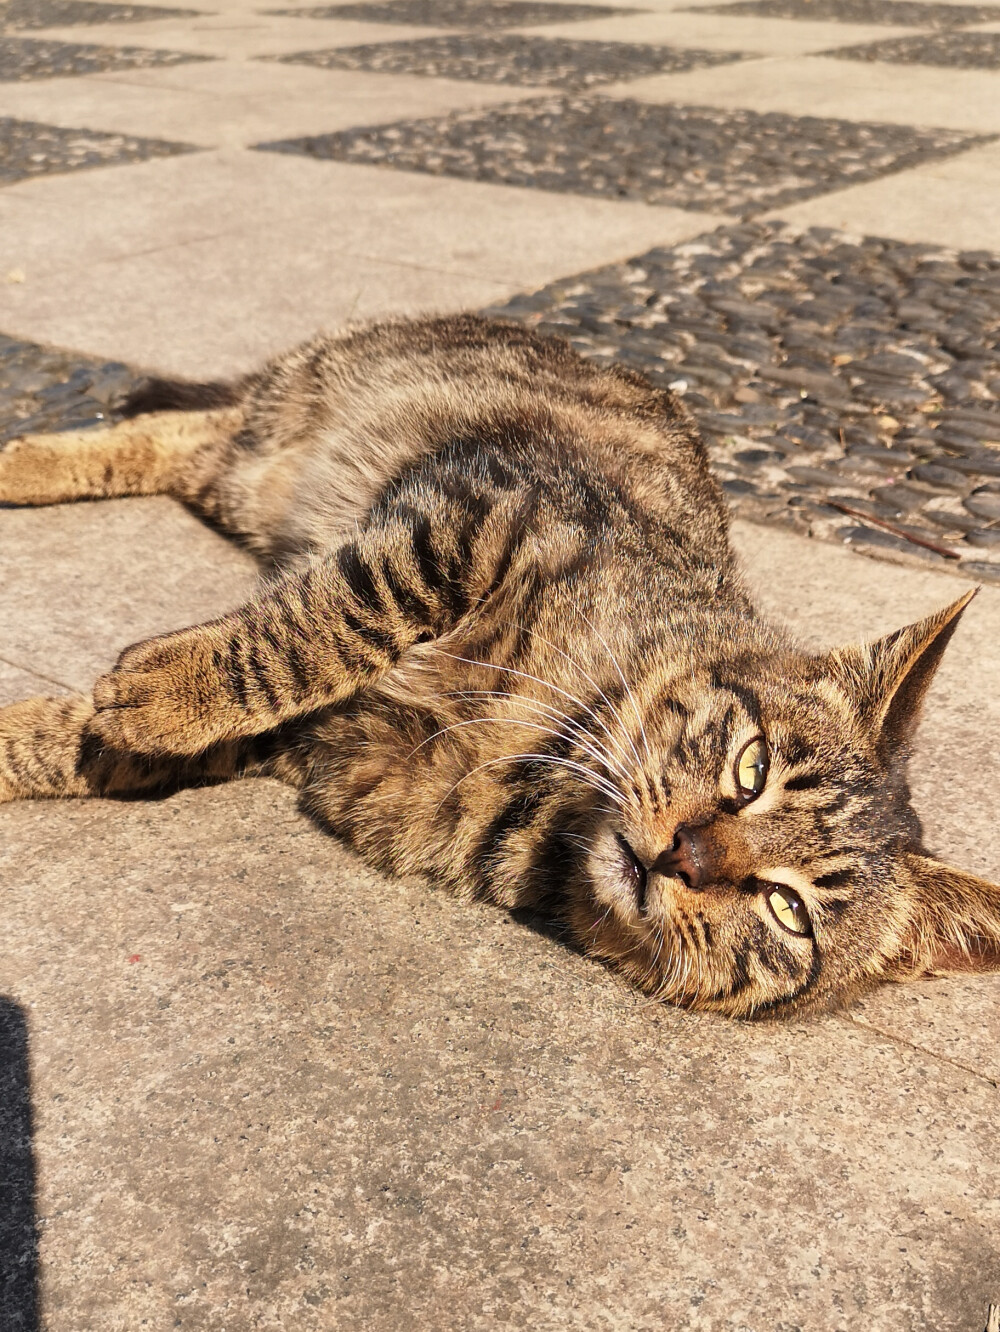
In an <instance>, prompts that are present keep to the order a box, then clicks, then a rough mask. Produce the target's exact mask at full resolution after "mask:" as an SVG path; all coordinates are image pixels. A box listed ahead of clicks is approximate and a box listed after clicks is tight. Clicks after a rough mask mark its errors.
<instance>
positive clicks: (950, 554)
mask: <svg viewBox="0 0 1000 1332" xmlns="http://www.w3.org/2000/svg"><path fill="white" fill-rule="evenodd" d="M826 503H827V504H829V506H830V508H831V509H839V510H840V512H841V513H846V514H849V515H850V517H851V518H860V519H861V520H862V522H866V523H871V524H872V526H873V527H884V528H885V530H886V531H887V532H891V533H892V534H893V536H898V537H902V538H903V540H904V541H912V542H913V544H914V545H915V546H924V547H925V548H926V549H927V550H933V551H935V552H936V553H937V554H938V555H943V556H944V557H945V559H946V560H959V559H961V558H962V557H961V555H960V554H959V553H958V551H957V550H949V549H948V547H947V546H939V545H938V544H937V542H936V541H928V540H927V539H926V537H919V536H916V535H914V533H913V532H907V530H906V528H905V527H897V526H896V524H895V523H888V522H886V520H885V519H884V518H876V517H875V516H874V514H870V513H865V512H864V511H863V510H862V509H854V508H852V507H851V505H850V504H841V503H839V502H838V501H837V500H826ZM996 1332H1000V1327H998V1328H997V1329H996Z"/></svg>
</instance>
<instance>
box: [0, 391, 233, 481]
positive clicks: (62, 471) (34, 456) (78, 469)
mask: <svg viewBox="0 0 1000 1332" xmlns="http://www.w3.org/2000/svg"><path fill="white" fill-rule="evenodd" d="M241 422H242V411H241V409H240V408H238V407H225V408H218V409H215V410H211V411H166V412H153V413H150V414H148V415H143V416H136V417H133V418H132V419H129V420H125V421H119V422H117V423H116V424H115V425H112V426H109V427H108V428H107V429H103V430H85V431H66V432H64V433H62V434H54V435H25V436H23V437H22V438H20V439H13V440H10V441H9V442H8V443H7V444H6V445H5V446H4V447H3V449H2V450H0V503H6V504H23V505H40V504H65V503H67V502H69V501H71V500H81V499H111V498H114V497H118V496H123V495H164V494H167V495H174V496H176V497H177V498H178V499H190V498H191V496H192V491H193V490H194V489H196V488H197V478H198V474H199V473H201V472H202V471H205V472H208V473H210V472H212V471H214V470H215V460H216V458H217V457H218V455H219V453H220V452H222V451H224V450H225V449H226V447H227V445H228V443H229V441H230V440H231V439H232V437H233V436H234V435H235V434H236V433H237V431H238V429H239V427H240V424H241Z"/></svg>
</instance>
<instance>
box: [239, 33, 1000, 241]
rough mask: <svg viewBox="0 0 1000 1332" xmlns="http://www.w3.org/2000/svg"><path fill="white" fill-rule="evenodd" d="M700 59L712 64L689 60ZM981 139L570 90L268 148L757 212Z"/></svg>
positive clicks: (707, 208)
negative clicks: (651, 102)
mask: <svg viewBox="0 0 1000 1332" xmlns="http://www.w3.org/2000/svg"><path fill="white" fill-rule="evenodd" d="M595 45H596V43H595ZM342 54H343V53H342ZM595 54H597V55H598V56H600V55H601V54H602V53H601V52H597V53H595ZM694 54H695V55H698V56H700V55H701V53H700V52H696V53H694ZM296 58H297V57H296ZM723 59H726V56H723ZM697 63H714V62H713V61H712V57H711V55H709V57H708V60H707V61H700V60H699V61H695V60H692V61H691V62H690V64H689V66H688V67H693V66H694V65H695V64H697ZM612 77H613V76H612V74H611V73H610V71H609V72H608V74H607V76H606V81H607V82H610V81H611V80H612ZM615 77H621V74H620V72H619V74H618V75H617V76H615ZM504 81H505V82H507V81H508V80H507V78H506V77H504ZM509 81H520V80H515V79H511V80H509ZM525 81H528V80H527V79H526V80H525ZM552 81H553V82H561V81H562V80H560V79H558V78H556V79H553V80H552ZM566 82H570V80H568V79H567V80H566ZM981 142H985V140H984V139H982V138H978V137H976V136H970V135H966V134H962V133H960V132H959V131H955V130H916V129H909V128H906V127H904V126H899V125H871V124H864V123H863V122H851V121H843V120H820V119H818V118H816V117H813V116H786V115H781V114H780V113H778V112H771V113H770V114H768V115H758V114H757V113H756V112H754V111H716V110H714V109H712V108H710V107H701V106H679V105H676V104H675V105H671V106H649V105H644V104H642V103H637V102H633V101H612V100H611V99H610V98H606V97H589V98H585V97H576V98H572V97H563V98H546V99H544V100H538V101H534V100H532V101H530V102H520V103H518V104H517V105H516V106H512V107H504V106H500V107H493V108H491V109H490V110H489V111H485V112H479V111H456V112H453V113H452V114H451V115H449V116H444V117H441V118H440V119H431V120H414V121H400V122H398V123H397V124H393V125H379V126H375V127H373V128H360V129H350V130H342V131H340V132H339V133H337V134H330V135H326V136H312V135H311V136H308V137H306V138H304V139H297V140H289V141H286V142H285V143H280V144H262V145H261V146H262V147H267V148H275V149H279V150H280V151H282V152H301V153H307V154H309V156H311V157H320V158H324V157H325V158H329V159H331V160H334V161H344V162H371V163H373V164H377V165H380V166H382V165H384V166H391V167H394V168H397V169H398V168H403V169H409V170H413V171H429V172H432V173H433V174H435V175H439V174H447V175H455V176H462V177H465V178H467V179H472V180H492V181H498V182H501V183H503V184H507V185H526V186H532V187H534V188H537V189H548V190H572V191H573V192H575V193H579V194H595V195H601V196H606V197H608V198H612V199H641V200H643V201H644V202H645V203H652V204H670V205H673V206H674V207H677V208H692V209H699V210H702V211H710V212H720V213H737V214H740V215H742V216H749V215H751V214H753V213H760V212H763V211H765V210H766V209H771V208H776V207H780V205H782V204H787V203H792V202H794V201H795V200H798V199H809V198H812V197H814V196H815V195H818V194H825V193H827V192H828V191H830V190H831V189H836V188H838V187H842V186H845V185H850V184H856V183H859V182H861V181H866V180H873V179H876V178H877V177H879V176H881V175H884V174H886V173H888V172H891V171H898V170H900V169H902V168H904V167H907V166H916V165H919V164H921V163H924V162H930V161H933V160H934V159H936V158H940V157H946V156H948V155H949V154H951V153H956V152H960V151H961V150H962V149H965V148H969V147H972V146H974V145H975V144H976V143H981Z"/></svg>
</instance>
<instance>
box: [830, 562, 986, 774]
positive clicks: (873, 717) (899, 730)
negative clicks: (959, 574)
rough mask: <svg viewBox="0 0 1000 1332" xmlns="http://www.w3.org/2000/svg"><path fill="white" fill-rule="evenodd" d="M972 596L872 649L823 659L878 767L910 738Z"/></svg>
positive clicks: (862, 647)
mask: <svg viewBox="0 0 1000 1332" xmlns="http://www.w3.org/2000/svg"><path fill="white" fill-rule="evenodd" d="M977 591H978V589H977V588H972V589H970V591H968V592H966V593H965V595H964V596H962V597H959V599H958V600H957V601H954V602H952V604H951V605H950V606H946V607H945V608H944V610H940V611H938V612H937V614H936V615H928V616H927V618H926V619H925V620H917V622H916V623H915V624H908V625H907V626H906V628H905V629H897V630H896V632H895V633H894V634H887V635H886V637H885V638H879V639H877V640H876V641H875V642H874V643H862V644H860V645H858V646H850V647H844V648H838V649H837V651H836V652H831V653H830V655H829V657H828V658H827V666H828V668H829V670H830V673H831V674H832V675H833V677H834V679H835V680H836V681H837V683H838V684H839V685H840V686H841V688H842V689H843V690H844V692H845V693H846V694H847V696H848V698H849V699H850V700H851V701H852V703H853V704H854V706H855V708H856V709H857V711H858V714H859V716H860V718H861V720H862V722H863V723H864V725H865V726H866V727H867V729H868V730H870V731H871V732H873V733H874V735H875V746H876V749H877V751H878V753H879V756H880V757H881V759H882V761H883V762H885V763H888V762H889V760H890V759H891V758H892V756H893V755H894V754H895V753H896V751H897V750H898V749H899V748H900V747H901V746H903V745H905V744H906V742H907V741H908V740H909V738H910V736H911V734H912V733H913V730H914V728H915V726H916V724H917V719H918V717H919V714H920V705H921V703H922V702H923V700H924V695H925V694H926V692H927V688H928V686H929V685H930V682H931V680H932V679H933V678H934V672H935V671H936V670H937V668H938V666H939V664H940V662H941V657H942V655H943V653H944V650H945V648H946V647H947V646H948V640H949V639H950V638H951V636H952V634H953V633H954V632H955V629H956V628H957V626H958V621H959V617H960V616H961V614H962V611H963V610H965V608H966V606H967V605H968V604H969V602H970V601H971V600H972V598H973V597H974V596H975V595H976V592H977Z"/></svg>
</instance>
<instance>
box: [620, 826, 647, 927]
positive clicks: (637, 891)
mask: <svg viewBox="0 0 1000 1332" xmlns="http://www.w3.org/2000/svg"><path fill="white" fill-rule="evenodd" d="M615 840H616V841H617V843H618V848H619V851H620V852H621V862H622V877H623V878H624V880H625V886H626V888H627V889H628V891H629V893H630V894H631V896H632V899H633V901H634V902H635V909H636V910H637V911H638V913H639V915H640V916H644V915H645V914H646V890H647V889H648V887H649V871H648V870H647V868H646V866H645V865H644V864H643V863H642V861H641V860H640V859H639V857H638V856H637V855H636V853H635V851H634V850H633V848H632V846H631V845H630V843H629V842H628V841H627V840H626V839H625V838H624V837H623V836H622V835H621V833H615Z"/></svg>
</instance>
